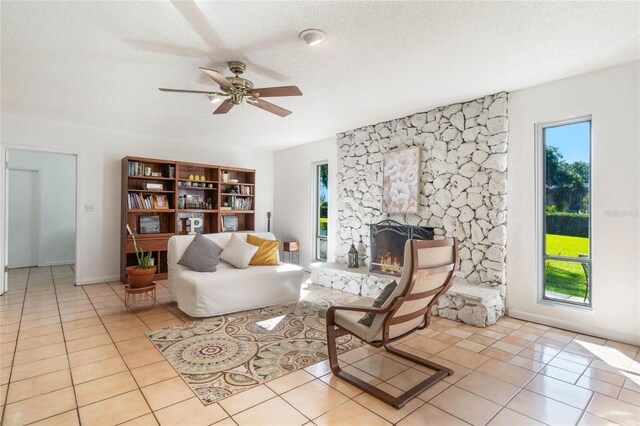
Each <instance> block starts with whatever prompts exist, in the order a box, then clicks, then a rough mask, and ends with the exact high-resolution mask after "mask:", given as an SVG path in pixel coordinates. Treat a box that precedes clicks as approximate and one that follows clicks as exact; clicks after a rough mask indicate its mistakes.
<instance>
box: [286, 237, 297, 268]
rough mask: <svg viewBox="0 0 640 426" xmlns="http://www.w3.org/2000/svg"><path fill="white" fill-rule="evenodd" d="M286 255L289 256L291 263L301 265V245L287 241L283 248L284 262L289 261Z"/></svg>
mask: <svg viewBox="0 0 640 426" xmlns="http://www.w3.org/2000/svg"><path fill="white" fill-rule="evenodd" d="M286 254H288V255H289V256H288V257H289V263H293V262H294V261H295V263H296V264H300V243H299V242H297V241H285V242H284V243H283V248H282V257H283V260H284V261H286V259H287V256H285V255H286ZM294 259H295V260H294Z"/></svg>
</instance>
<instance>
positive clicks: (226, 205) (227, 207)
mask: <svg viewBox="0 0 640 426" xmlns="http://www.w3.org/2000/svg"><path fill="white" fill-rule="evenodd" d="M220 210H231V206H229V203H228V202H226V201H225V202H224V203H222V207H220Z"/></svg>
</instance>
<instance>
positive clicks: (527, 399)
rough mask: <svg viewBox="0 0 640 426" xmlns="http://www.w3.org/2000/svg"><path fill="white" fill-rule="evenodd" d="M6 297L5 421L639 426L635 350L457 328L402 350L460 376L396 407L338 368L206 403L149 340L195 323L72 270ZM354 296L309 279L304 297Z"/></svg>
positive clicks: (409, 341)
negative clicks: (127, 298) (83, 281)
mask: <svg viewBox="0 0 640 426" xmlns="http://www.w3.org/2000/svg"><path fill="white" fill-rule="evenodd" d="M9 287H10V290H9V292H8V293H7V294H6V295H4V296H2V297H0V326H1V328H0V332H1V335H0V349H1V352H0V398H2V399H1V400H0V410H2V415H3V417H2V424H4V425H18V424H47V425H73V424H78V423H82V424H86V425H110V424H136V425H147V424H162V425H206V424H216V425H224V426H226V425H234V424H238V425H289V424H291V425H302V424H316V425H341V424H344V425H357V424H362V425H377V424H380V425H387V424H398V425H403V426H404V425H425V424H444V425H457V424H473V425H483V424H491V425H510V426H513V425H529V424H532V425H538V424H550V425H570V424H580V425H588V424H597V425H599V424H613V423H619V424H639V423H640V355H639V354H638V347H635V346H630V345H626V344H622V343H618V342H614V341H607V340H603V339H598V338H594V337H589V336H581V335H577V334H575V333H571V332H567V331H564V330H558V329H552V328H549V327H546V326H543V325H539V324H533V323H526V322H523V321H519V320H516V319H512V318H504V319H502V320H501V321H499V322H498V324H496V325H494V326H491V327H487V328H484V329H481V328H475V327H470V326H468V325H464V324H460V323H458V322H454V321H449V320H446V319H441V320H438V318H434V322H433V323H432V325H431V326H430V327H429V328H428V329H427V330H423V331H421V332H417V333H414V334H413V335H411V336H409V338H406V339H405V340H403V341H402V342H400V343H399V345H400V346H401V347H402V348H403V349H405V350H406V351H411V352H415V353H418V354H421V355H423V356H425V357H430V358H431V359H432V360H434V361H435V362H438V363H441V364H444V365H447V366H449V367H451V368H453V369H454V370H455V374H454V375H453V376H451V377H447V378H446V379H445V380H444V381H441V382H439V383H438V384H436V385H435V386H434V387H432V388H431V389H429V390H427V391H425V392H424V393H423V394H421V395H420V396H419V397H418V398H416V399H414V400H412V401H411V402H409V403H408V404H407V405H406V406H405V407H404V408H403V409H401V410H395V409H393V408H391V407H389V406H387V405H385V404H383V403H381V402H380V401H378V400H376V399H375V398H372V397H370V396H369V395H367V394H364V393H362V392H361V391H359V390H358V389H356V388H354V387H352V386H350V385H348V384H346V383H344V382H342V381H340V380H337V379H336V378H334V377H333V376H332V375H331V373H330V371H329V367H328V365H327V362H326V361H325V362H321V363H319V364H316V365H313V366H310V367H308V368H306V369H304V370H299V371H297V372H294V373H292V374H289V375H287V376H284V377H281V378H279V379H276V380H273V381H271V382H268V383H266V384H264V385H261V386H258V387H256V388H253V389H251V390H248V391H245V392H243V393H240V394H237V395H235V396H233V397H231V398H227V399H225V400H222V401H220V403H218V404H212V405H209V406H204V405H203V404H202V403H201V402H200V401H199V400H198V399H197V398H196V397H195V395H194V394H193V393H192V391H191V390H190V389H189V388H188V387H187V386H186V385H185V383H184V382H183V381H182V379H181V378H180V376H178V374H177V373H176V372H175V370H174V369H173V367H171V365H170V364H169V363H168V362H167V361H165V360H164V358H163V357H162V356H161V355H160V353H159V352H158V351H157V350H156V349H155V348H154V347H153V346H152V345H151V343H150V342H149V341H148V340H147V338H146V337H145V335H144V333H145V331H147V330H150V329H159V328H163V327H168V326H171V325H174V324H182V323H183V322H184V321H189V320H192V318H189V317H188V316H186V315H185V314H183V313H181V312H180V311H179V310H178V309H177V307H176V305H175V303H172V302H170V301H169V295H168V292H167V289H166V288H164V287H160V288H158V298H159V300H160V301H161V305H158V306H156V308H154V309H153V310H151V311H148V312H145V313H141V314H138V315H135V314H131V313H128V312H126V311H125V310H124V307H123V302H122V296H123V292H122V284H120V283H106V284H99V285H90V286H84V287H76V286H74V285H73V271H72V269H71V268H70V267H66V266H61V267H53V268H31V269H21V270H14V271H11V272H10V285H9ZM310 292H313V293H321V294H322V296H323V297H326V298H330V299H334V300H338V301H342V302H347V301H350V300H353V296H352V295H349V294H346V293H342V292H339V291H334V290H329V289H326V288H324V287H318V286H314V285H309V284H305V287H304V292H303V293H304V294H308V293H310ZM340 358H341V361H342V363H343V364H344V366H345V369H346V370H348V371H350V372H352V373H353V374H356V375H358V376H359V377H362V378H363V379H364V380H367V381H369V382H371V383H375V384H376V385H378V386H379V387H381V388H383V389H384V390H386V391H387V392H389V393H392V394H399V393H401V392H402V390H406V389H409V388H411V387H412V386H413V385H414V384H415V383H416V382H417V381H419V380H421V379H423V378H424V377H426V376H427V375H428V374H430V371H429V370H428V369H426V368H423V367H420V366H415V365H413V364H412V363H410V362H408V361H406V360H404V359H400V358H397V357H394V356H392V355H389V354H387V353H385V352H384V351H380V350H378V349H374V348H371V347H361V348H358V349H355V350H353V351H350V352H348V353H345V354H343V355H341V356H340Z"/></svg>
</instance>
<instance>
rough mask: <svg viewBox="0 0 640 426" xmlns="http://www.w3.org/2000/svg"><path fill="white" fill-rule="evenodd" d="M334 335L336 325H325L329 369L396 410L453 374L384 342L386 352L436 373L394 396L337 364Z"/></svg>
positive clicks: (448, 369) (444, 368)
mask: <svg viewBox="0 0 640 426" xmlns="http://www.w3.org/2000/svg"><path fill="white" fill-rule="evenodd" d="M336 335H337V332H336V327H335V326H329V325H327V349H328V352H329V365H330V366H331V371H332V372H333V374H334V375H335V376H337V377H339V378H341V379H342V380H344V381H345V382H347V383H349V384H351V385H353V386H355V387H357V388H358V389H360V390H362V391H364V392H366V393H368V394H369V395H371V396H373V397H375V398H378V399H379V400H380V401H382V402H384V403H385V404H389V405H391V406H392V407H394V408H396V409H398V410H399V409H401V408H402V407H404V406H405V404H406V403H407V402H409V401H410V400H411V399H412V398H415V397H416V396H418V395H420V394H421V393H422V392H424V391H425V390H426V389H428V388H430V387H431V386H433V385H434V384H436V383H437V382H439V381H440V380H442V379H443V378H445V377H446V376H450V375H452V374H453V370H451V369H450V368H447V367H444V366H442V365H439V364H436V363H434V362H431V361H429V360H427V359H424V358H420V357H418V356H416V355H413V354H410V353H408V352H404V351H401V350H399V349H396V348H394V347H392V346H391V345H390V344H386V345H384V347H385V349H386V350H387V351H388V352H390V353H393V354H395V355H398V356H400V357H402V358H405V359H408V360H410V361H413V362H415V363H418V364H420V365H423V366H425V367H428V368H430V369H432V370H435V371H436V373H435V374H434V375H433V376H430V377H429V378H427V379H426V380H423V381H422V382H420V383H418V384H417V385H415V386H414V387H413V388H411V389H409V390H408V391H406V392H405V393H403V394H402V395H400V396H397V397H395V396H393V395H390V394H388V393H387V392H384V391H383V390H381V389H378V388H377V387H375V386H373V385H371V384H369V383H367V382H365V381H364V380H362V379H360V378H358V377H356V376H354V375H352V374H349V373H347V372H345V371H343V370H342V369H341V368H340V365H339V364H338V354H337V348H336V337H337V336H336Z"/></svg>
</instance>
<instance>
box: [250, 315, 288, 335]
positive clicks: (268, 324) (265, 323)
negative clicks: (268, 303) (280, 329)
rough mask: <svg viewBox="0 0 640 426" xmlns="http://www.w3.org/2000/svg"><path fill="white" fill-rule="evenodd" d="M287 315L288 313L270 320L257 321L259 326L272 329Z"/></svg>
mask: <svg viewBox="0 0 640 426" xmlns="http://www.w3.org/2000/svg"><path fill="white" fill-rule="evenodd" d="M284 317H286V315H280V316H279V317H274V318H271V319H268V320H264V321H259V322H257V323H256V325H258V326H259V327H262V328H264V329H265V330H268V331H271V330H273V329H274V328H276V326H277V325H278V324H279V323H280V321H282V320H283V319H284Z"/></svg>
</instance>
